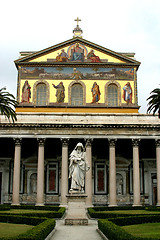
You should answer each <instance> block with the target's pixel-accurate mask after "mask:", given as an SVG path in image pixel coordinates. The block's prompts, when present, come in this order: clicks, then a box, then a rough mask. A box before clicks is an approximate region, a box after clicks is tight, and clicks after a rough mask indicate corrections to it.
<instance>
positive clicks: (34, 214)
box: [0, 206, 65, 218]
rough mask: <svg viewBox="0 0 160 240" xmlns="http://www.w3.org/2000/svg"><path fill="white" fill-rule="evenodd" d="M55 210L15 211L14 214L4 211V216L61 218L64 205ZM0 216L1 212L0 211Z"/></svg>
mask: <svg viewBox="0 0 160 240" xmlns="http://www.w3.org/2000/svg"><path fill="white" fill-rule="evenodd" d="M16 207H17V206H16ZM14 209H22V208H20V207H19V208H14ZM23 209H25V208H23ZM55 209H56V208H55ZM55 209H54V210H55ZM32 210H34V209H32ZM36 210H37V209H36ZM38 210H39V209H38ZM40 210H43V209H40ZM45 210H48V209H45ZM57 210H58V211H56V210H55V211H53V209H52V210H48V211H49V212H46V213H45V212H43V211H42V212H26V213H16V214H15V213H12V212H6V213H5V215H6V216H13V215H19V216H29V217H41V218H42V217H43V218H62V217H63V215H64V213H65V208H64V207H62V208H60V207H58V208H57ZM3 215H4V213H3ZM0 216H1V213H0Z"/></svg>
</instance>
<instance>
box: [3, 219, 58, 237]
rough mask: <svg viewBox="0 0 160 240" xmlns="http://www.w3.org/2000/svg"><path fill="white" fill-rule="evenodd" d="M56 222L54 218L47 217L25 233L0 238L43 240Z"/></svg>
mask: <svg viewBox="0 0 160 240" xmlns="http://www.w3.org/2000/svg"><path fill="white" fill-rule="evenodd" d="M55 225H56V222H55V220H54V219H47V220H45V221H44V222H42V223H40V224H39V225H37V226H35V227H34V228H33V229H31V230H28V231H27V232H26V233H23V234H20V235H19V236H16V237H10V238H0V240H2V239H3V240H5V239H6V240H44V239H45V238H46V237H47V236H48V234H49V233H50V232H51V231H52V230H53V229H54V228H55Z"/></svg>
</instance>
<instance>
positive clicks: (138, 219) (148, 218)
mask: <svg viewBox="0 0 160 240" xmlns="http://www.w3.org/2000/svg"><path fill="white" fill-rule="evenodd" d="M107 220H108V221H111V222H113V223H115V224H116V225H119V226H126V225H134V224H142V223H155V222H160V215H145V216H139V215H138V216H130V217H118V218H109V219H107Z"/></svg>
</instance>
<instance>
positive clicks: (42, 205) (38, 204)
mask: <svg viewBox="0 0 160 240" xmlns="http://www.w3.org/2000/svg"><path fill="white" fill-rule="evenodd" d="M35 206H36V207H44V203H36V205H35Z"/></svg>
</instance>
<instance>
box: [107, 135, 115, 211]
mask: <svg viewBox="0 0 160 240" xmlns="http://www.w3.org/2000/svg"><path fill="white" fill-rule="evenodd" d="M108 141H109V207H114V206H117V201H116V154H115V144H116V139H108Z"/></svg>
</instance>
